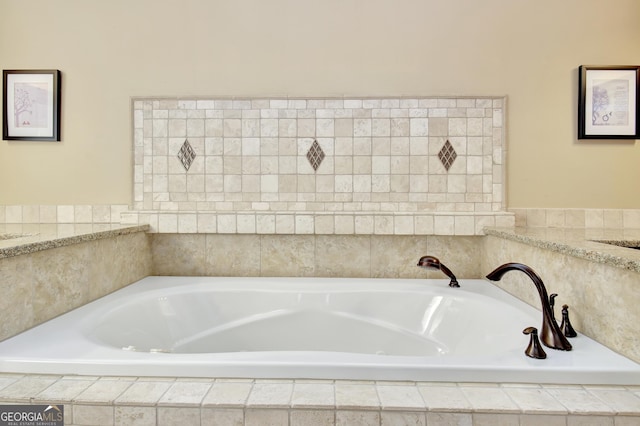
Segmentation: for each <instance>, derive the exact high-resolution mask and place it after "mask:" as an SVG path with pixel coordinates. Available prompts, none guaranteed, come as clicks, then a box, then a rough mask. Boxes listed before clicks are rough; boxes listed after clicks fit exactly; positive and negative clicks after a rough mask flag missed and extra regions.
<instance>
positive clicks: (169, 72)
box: [0, 0, 640, 208]
mask: <svg viewBox="0 0 640 426" xmlns="http://www.w3.org/2000/svg"><path fill="white" fill-rule="evenodd" d="M639 16H640V2H638V1H637V0H614V1H612V2H609V3H607V7H606V8H603V3H602V1H601V0H565V1H561V2H558V1H556V0H539V1H536V2H522V1H513V0H485V1H481V2H480V1H470V0H450V1H443V0H420V1H419V0H396V1H388V0H373V1H364V0H324V1H310V0H305V1H301V0H272V1H269V2H266V1H262V0H244V1H231V0H228V1H222V0H188V1H179V0H175V1H157V0H136V1H128V0H111V1H87V0H66V1H50V0H23V1H15V0H3V1H2V2H0V66H1V67H2V68H3V69H29V68H36V69H37V68H57V69H60V70H61V71H62V73H63V100H62V109H63V110H62V142H61V143H45V142H36V143H34V142H2V143H1V144H0V204H32V203H38V204H47V203H49V204H74V203H82V204H85V203H112V204H113V203H128V202H130V200H131V191H132V189H131V188H132V185H131V182H132V177H131V163H132V158H131V119H130V115H131V113H130V98H131V97H132V96H174V95H175V96H186V95H210V96H211V95H232V96H264V95H280V96H284V95H288V96H340V95H352V96H367V95H377V96H385V95H386V96H399V95H422V96H427V95H429V96H430V95H507V96H508V99H509V104H508V111H509V116H508V178H507V183H508V205H509V206H510V207H591V208H596V207H597V208H640V197H639V196H638V189H637V188H638V186H637V182H639V181H640V167H638V160H640V146H639V145H638V144H637V143H636V142H635V141H630V142H613V141H604V142H582V141H581V142H579V141H577V140H576V129H575V128H576V124H575V121H576V118H575V117H576V110H577V106H576V103H577V102H576V98H577V87H576V86H577V67H578V66H579V65H581V64H638V63H640V49H638V45H639V42H640V25H638V24H637V19H638V17H639Z"/></svg>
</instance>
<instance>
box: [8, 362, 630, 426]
mask: <svg viewBox="0 0 640 426" xmlns="http://www.w3.org/2000/svg"><path fill="white" fill-rule="evenodd" d="M13 403H20V404H29V403H33V404H50V403H57V404H64V405H65V424H69V425H99V426H103V425H216V426H219V425H247V426H253V425H260V426H264V425H291V426H294V425H301V426H302V425H304V426H314V425H334V424H335V425H349V426H352V425H367V426H369V425H381V426H382V425H429V426H435V425H491V426H496V425H509V426H511V425H522V426H534V425H545V426H556V425H558V426H560V425H563V426H573V425H575V426H577V425H580V426H582V425H594V426H600V425H602V426H604V425H607V426H631V425H638V424H640V385H638V386H580V385H570V386H566V385H537V384H493V383H474V384H471V383H464V384H463V383H427V382H385V381H376V382H374V381H341V380H340V381H333V380H252V379H188V378H187V379H168V378H149V377H140V378H136V377H89V376H38V375H13V374H0V404H13Z"/></svg>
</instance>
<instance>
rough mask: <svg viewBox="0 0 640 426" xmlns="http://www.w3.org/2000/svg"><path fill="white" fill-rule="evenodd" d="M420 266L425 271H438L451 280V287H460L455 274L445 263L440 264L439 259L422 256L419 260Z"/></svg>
mask: <svg viewBox="0 0 640 426" xmlns="http://www.w3.org/2000/svg"><path fill="white" fill-rule="evenodd" d="M418 266H419V267H421V268H425V269H437V270H439V271H441V272H442V273H443V274H445V275H446V276H447V277H449V278H450V279H451V281H449V287H460V284H458V280H457V279H456V276H455V275H453V272H451V270H450V269H449V268H447V267H446V266H444V263H442V262H440V260H438V258H437V257H433V256H422V257H421V258H420V260H418Z"/></svg>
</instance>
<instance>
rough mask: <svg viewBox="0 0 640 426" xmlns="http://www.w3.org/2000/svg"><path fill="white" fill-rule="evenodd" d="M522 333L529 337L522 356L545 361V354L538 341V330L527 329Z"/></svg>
mask: <svg viewBox="0 0 640 426" xmlns="http://www.w3.org/2000/svg"><path fill="white" fill-rule="evenodd" d="M522 333H523V334H529V335H531V338H530V339H529V346H527V349H525V351H524V354H525V355H526V356H528V357H530V358H536V359H545V358H546V357H547V353H546V352H545V351H544V349H542V345H541V344H540V340H538V329H537V328H535V327H527V328H525V329H524V330H522Z"/></svg>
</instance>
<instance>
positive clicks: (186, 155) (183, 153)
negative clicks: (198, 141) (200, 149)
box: [178, 139, 196, 171]
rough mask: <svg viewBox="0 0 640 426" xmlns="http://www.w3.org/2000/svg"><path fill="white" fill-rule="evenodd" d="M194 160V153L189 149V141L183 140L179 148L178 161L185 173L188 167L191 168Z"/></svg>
mask: <svg viewBox="0 0 640 426" xmlns="http://www.w3.org/2000/svg"><path fill="white" fill-rule="evenodd" d="M194 158H196V152H195V151H194V150H193V148H192V147H191V144H190V143H189V141H188V140H187V139H185V140H184V143H183V144H182V146H181V147H180V151H178V159H179V160H180V162H181V163H182V165H183V166H184V169H185V170H186V171H189V167H191V163H193V160H194Z"/></svg>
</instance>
